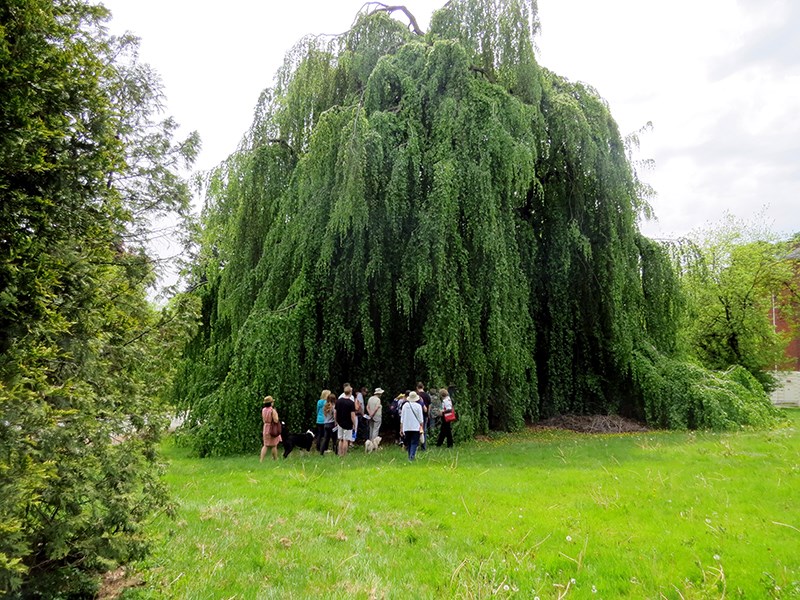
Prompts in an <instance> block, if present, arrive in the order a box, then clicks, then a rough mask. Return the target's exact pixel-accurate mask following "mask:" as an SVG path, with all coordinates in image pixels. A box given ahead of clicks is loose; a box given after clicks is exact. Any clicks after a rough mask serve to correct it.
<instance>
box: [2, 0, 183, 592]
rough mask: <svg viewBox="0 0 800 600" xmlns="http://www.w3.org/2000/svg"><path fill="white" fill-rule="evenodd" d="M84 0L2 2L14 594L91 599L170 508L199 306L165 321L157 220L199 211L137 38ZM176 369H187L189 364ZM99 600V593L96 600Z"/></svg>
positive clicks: (8, 508) (5, 452) (7, 459)
mask: <svg viewBox="0 0 800 600" xmlns="http://www.w3.org/2000/svg"><path fill="white" fill-rule="evenodd" d="M106 18H107V11H106V10H105V9H104V8H102V7H95V6H90V5H87V4H84V3H83V2H78V1H71V0H70V1H66V0H64V1H61V0H57V1H55V2H54V1H52V0H11V1H6V2H3V3H0V128H2V129H0V282H1V283H0V285H2V287H1V288H0V594H3V595H4V597H7V596H8V597H13V596H14V595H15V594H17V595H20V596H24V597H38V596H39V595H42V596H44V597H71V596H74V595H85V594H90V593H91V591H92V589H93V587H94V586H96V583H95V580H94V577H93V574H94V573H96V572H98V571H102V570H104V569H106V568H108V567H109V566H111V565H113V564H114V563H115V562H117V561H126V560H129V559H131V558H135V557H140V556H142V553H143V551H144V549H145V547H146V537H145V535H144V534H143V530H142V528H143V524H144V523H145V521H146V520H147V519H148V518H149V517H151V516H152V514H153V513H154V511H156V510H159V509H161V508H162V507H164V506H165V500H166V498H165V489H164V487H163V484H162V483H161V481H160V476H159V473H160V466H159V464H158V460H157V456H156V450H155V444H156V442H157V440H158V435H159V431H160V430H161V429H162V427H163V416H161V412H160V411H159V407H158V403H159V400H158V397H159V395H160V394H161V393H162V390H163V386H164V383H165V381H168V379H169V376H170V372H171V369H172V363H171V362H170V357H171V353H172V352H173V350H174V349H175V348H176V345H180V344H182V343H184V341H185V339H184V338H185V336H186V334H187V333H188V329H187V328H188V327H189V326H190V322H191V321H190V319H187V315H188V314H189V313H188V312H187V310H186V307H187V306H189V305H191V304H192V303H193V300H191V299H188V301H187V300H186V299H184V300H176V301H175V302H173V303H172V304H171V305H169V306H167V307H166V308H164V309H163V310H156V309H155V308H153V306H152V305H151V304H150V302H149V301H148V299H147V295H146V292H147V287H148V286H149V285H150V284H152V283H153V280H154V263H153V261H152V260H151V259H150V258H149V257H148V255H147V251H146V246H147V239H146V237H145V234H146V230H147V228H148V226H147V222H148V220H149V219H152V218H157V217H158V216H159V215H164V214H167V213H170V212H172V213H175V212H177V213H178V214H184V215H185V214H187V212H188V200H189V194H188V189H187V186H186V183H185V181H183V180H182V179H181V178H180V176H179V175H178V167H179V166H180V163H182V162H185V161H187V160H188V161H191V160H192V157H193V155H194V154H195V152H196V147H197V139H196V137H195V136H192V137H190V138H189V139H188V140H187V141H186V142H184V143H181V144H175V143H173V142H172V134H173V132H174V129H175V126H174V123H172V122H170V121H165V122H158V121H157V120H156V119H155V116H156V114H157V112H158V110H159V97H160V88H159V83H158V80H157V79H156V78H155V76H154V75H153V73H152V72H151V71H150V70H149V69H148V68H147V67H146V66H144V65H141V64H139V63H138V62H137V60H136V40H135V39H132V38H130V37H124V38H111V37H109V36H108V35H107V34H106V32H105V30H104V28H103V21H104V20H105V19H106ZM173 360H174V359H173ZM81 597H84V596H81Z"/></svg>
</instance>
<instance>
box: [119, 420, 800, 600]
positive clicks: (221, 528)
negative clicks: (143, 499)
mask: <svg viewBox="0 0 800 600" xmlns="http://www.w3.org/2000/svg"><path fill="white" fill-rule="evenodd" d="M786 416H787V419H788V422H787V424H786V425H785V426H783V427H780V428H778V429H776V430H773V431H767V432H741V433H734V434H715V433H675V432H651V433H643V434H626V435H602V436H589V435H582V434H576V433H571V432H564V431H553V430H544V431H542V430H539V431H537V430H530V431H526V432H524V433H519V434H512V435H497V436H494V437H491V438H489V439H486V440H476V441H474V442H470V443H468V444H464V445H460V446H456V448H454V449H453V450H446V449H437V448H433V449H429V450H428V451H427V452H421V453H420V454H419V455H418V460H417V461H416V462H415V463H413V464H409V463H408V462H407V460H406V459H405V454H404V453H403V452H402V450H400V449H399V448H397V447H386V448H383V449H382V450H381V451H380V452H379V453H377V454H372V455H365V454H364V453H363V451H361V452H355V453H354V454H351V455H348V456H347V457H346V458H345V459H342V460H340V459H338V458H337V457H335V456H332V455H328V456H325V457H320V456H318V455H316V454H311V455H308V454H304V453H303V452H300V451H297V450H296V451H295V452H294V453H293V454H292V455H290V457H289V458H288V459H287V460H285V461H284V460H280V461H279V462H277V463H274V462H272V461H271V460H269V459H267V460H266V461H265V462H264V463H263V464H259V462H258V457H257V455H253V456H245V457H235V458H227V459H202V460H201V459H195V458H191V457H190V456H189V455H188V453H187V452H186V451H184V450H183V449H180V448H176V447H175V446H174V445H172V444H170V443H169V442H167V443H166V444H165V446H164V453H165V455H166V457H167V458H168V459H169V460H170V461H171V466H170V469H169V472H168V475H167V479H168V482H169V485H170V486H171V488H172V490H173V493H174V497H175V500H176V503H177V517H176V518H175V519H168V518H166V517H159V518H158V519H157V520H156V521H155V522H154V524H153V527H154V528H155V530H156V531H157V534H158V537H159V542H158V543H157V545H156V547H155V548H154V553H153V555H152V557H151V558H150V559H149V560H148V561H147V562H146V563H144V564H141V565H138V567H137V568H138V571H139V574H140V575H141V576H143V577H144V579H145V581H146V583H145V585H143V586H141V587H138V588H135V589H129V590H128V591H126V592H125V594H124V595H123V598H125V599H128V600H130V599H142V598H198V599H201V598H208V599H212V598H213V599H222V598H225V599H229V598H239V599H251V598H253V599H255V598H348V599H353V598H402V599H417V598H506V597H519V598H535V597H539V598H540V599H542V600H544V599H545V598H606V599H610V598H676V599H680V598H685V599H689V598H723V597H724V598H800V410H787V411H786Z"/></svg>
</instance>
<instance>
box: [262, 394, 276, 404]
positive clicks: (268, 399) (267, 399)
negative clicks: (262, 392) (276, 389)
mask: <svg viewBox="0 0 800 600" xmlns="http://www.w3.org/2000/svg"><path fill="white" fill-rule="evenodd" d="M273 402H275V401H274V400H273V399H272V396H264V406H272V403H273Z"/></svg>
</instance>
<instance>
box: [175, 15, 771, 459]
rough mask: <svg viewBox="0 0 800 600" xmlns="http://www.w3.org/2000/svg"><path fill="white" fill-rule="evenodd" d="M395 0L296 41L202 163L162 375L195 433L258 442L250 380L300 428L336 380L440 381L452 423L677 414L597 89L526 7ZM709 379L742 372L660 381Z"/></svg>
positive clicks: (657, 261) (660, 302)
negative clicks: (547, 46) (174, 350)
mask: <svg viewBox="0 0 800 600" xmlns="http://www.w3.org/2000/svg"><path fill="white" fill-rule="evenodd" d="M392 8H393V7H386V6H385V5H381V4H377V3H373V4H369V5H367V6H366V8H365V10H364V11H363V12H362V13H361V14H360V15H359V16H358V18H357V20H356V22H355V23H354V25H353V27H352V28H351V29H350V30H349V31H348V32H346V33H344V34H342V35H339V36H334V37H324V36H316V37H307V38H305V39H303V40H301V41H300V43H298V44H297V46H295V48H293V49H292V50H291V51H290V52H289V53H288V54H287V57H286V60H285V63H284V66H283V67H282V69H281V70H280V71H279V73H278V74H277V77H276V80H275V84H274V86H273V87H271V88H268V89H266V90H265V91H264V93H263V94H262V97H261V99H260V101H259V104H258V106H257V109H256V114H255V118H254V121H253V125H252V127H251V129H250V131H249V132H248V133H247V135H246V136H245V138H244V140H243V143H242V145H241V148H240V150H239V151H238V152H236V153H235V154H233V155H232V156H231V157H229V159H228V160H227V161H225V162H224V163H223V164H222V165H220V166H219V168H217V169H216V170H215V171H214V172H213V173H212V174H211V175H210V177H209V180H208V186H207V196H206V203H205V208H204V213H203V224H204V228H203V232H202V235H201V238H200V240H199V251H198V256H197V260H196V262H195V268H194V273H193V277H194V283H195V285H197V294H198V295H199V296H200V298H201V300H202V305H203V311H202V312H203V321H202V325H201V328H200V331H199V332H198V334H197V336H196V338H195V339H194V340H193V341H192V342H191V344H190V345H189V346H188V347H187V351H186V354H185V360H184V362H183V364H182V366H181V374H180V376H179V378H178V385H177V387H176V389H175V392H174V394H175V398H176V399H177V400H178V401H180V402H182V403H184V405H185V406H186V407H188V408H190V409H191V417H190V421H189V429H190V431H191V432H192V434H193V439H194V441H195V443H196V446H197V448H198V451H199V452H200V453H201V454H207V453H227V452H237V451H243V450H247V449H250V448H252V447H254V446H255V445H257V444H258V427H257V409H258V407H259V405H260V398H261V397H262V396H264V395H265V394H266V393H269V394H271V395H272V396H274V397H275V398H276V400H277V401H278V406H280V407H281V410H282V413H281V414H282V416H283V417H284V418H286V419H287V421H288V422H289V423H290V424H292V425H301V424H303V425H305V423H306V421H307V419H310V417H311V414H312V410H313V406H314V403H315V401H316V398H317V394H318V392H319V390H320V389H322V388H323V387H331V386H333V387H336V386H337V385H338V384H341V382H343V381H351V382H357V383H358V385H361V384H362V383H363V384H364V385H369V386H377V385H380V386H381V387H383V388H385V389H389V390H396V391H401V390H404V389H406V388H409V387H410V386H411V385H412V383H413V382H414V381H417V380H419V379H422V380H425V381H427V382H430V385H431V386H432V387H433V386H441V385H451V386H455V388H456V392H455V400H456V402H457V403H458V405H459V408H460V416H461V419H460V424H459V427H458V433H459V435H462V436H470V435H473V434H475V433H478V432H485V431H486V430H487V429H489V428H498V429H506V430H512V429H516V428H519V427H521V426H522V425H523V424H524V422H525V420H526V419H528V420H531V419H536V418H538V417H541V416H548V415H552V414H559V413H567V412H572V413H609V412H620V413H623V414H628V415H633V416H638V417H641V418H647V419H648V420H650V421H651V422H652V423H654V424H673V425H675V426H678V425H680V423H683V425H684V426H686V425H687V424H694V420H693V418H688V417H687V416H686V415H687V414H689V413H692V414H693V411H695V410H702V409H701V408H698V407H697V405H696V402H695V401H694V400H693V401H692V402H686V403H684V404H683V405H682V406H683V408H680V409H676V410H679V412H681V414H682V415H683V417H681V419H671V417H670V416H669V413H670V411H671V410H672V409H668V408H665V406H672V397H669V398H664V397H663V396H662V394H663V393H667V394H672V396H675V393H676V392H675V391H674V390H670V389H668V386H666V385H664V382H665V381H666V380H665V379H664V377H665V373H664V370H663V369H664V365H665V364H667V363H669V364H672V362H670V361H673V360H674V361H677V362H676V363H675V364H680V365H684V363H683V362H680V361H679V360H678V359H677V358H676V352H677V348H676V332H677V324H678V322H679V319H677V318H676V316H677V315H678V313H679V311H680V310H681V306H682V301H681V295H680V292H679V287H678V280H677V277H676V275H675V272H674V270H673V269H672V266H671V263H670V259H669V255H668V253H667V252H666V251H665V250H664V249H663V248H662V247H661V246H660V245H658V244H656V243H654V242H652V241H650V240H647V239H646V238H644V237H643V236H642V235H641V234H640V233H639V230H638V226H637V220H638V218H639V215H640V214H641V213H642V211H646V210H648V208H649V207H648V206H647V203H646V199H645V198H644V197H643V195H644V193H645V192H646V191H647V190H646V188H645V186H643V185H642V183H641V182H640V181H639V180H638V178H637V177H636V175H635V172H634V171H633V170H632V168H631V164H630V163H629V161H628V158H627V156H626V145H625V143H624V141H623V140H622V138H621V136H620V134H619V131H618V128H617V125H616V123H615V122H614V119H613V118H612V116H611V114H610V111H609V108H608V106H607V104H606V103H605V102H604V101H603V100H602V98H601V97H600V96H599V95H598V93H597V92H596V91H595V90H594V89H592V88H591V87H589V86H588V85H585V84H582V83H574V82H570V81H567V80H566V79H564V78H563V77H560V76H558V75H557V74H555V73H553V72H551V71H549V70H547V69H546V68H543V67H541V66H540V65H539V64H538V63H537V61H536V58H535V54H534V48H533V35H534V33H535V32H536V30H537V29H538V15H537V6H536V2H535V1H532V0H527V1H526V0H452V1H450V2H448V3H446V4H445V6H444V8H442V9H441V10H439V11H438V12H436V13H435V14H434V15H433V17H432V19H431V24H430V28H429V31H428V32H427V33H422V32H421V31H419V29H418V27H417V26H416V22H412V23H411V24H410V25H409V26H406V25H404V23H403V22H401V20H399V19H396V18H394V15H393V14H390V13H391V12H392V10H391V9H392ZM665 361H666V362H665ZM737 377H738V376H737ZM692 378H694V379H692ZM709 378H714V381H718V382H721V383H719V387H720V388H725V390H726V391H725V394H729V395H730V394H732V393H733V392H732V390H734V391H735V392H737V393H738V392H739V391H742V390H743V389H744V388H743V387H742V384H743V383H744V384H745V387H746V386H747V385H749V381H747V377H745V376H742V377H738V378H734V379H735V380H734V379H732V378H731V377H730V376H728V375H713V374H710V373H708V372H706V371H705V370H703V369H699V370H697V371H696V372H695V371H692V372H691V376H690V375H688V374H687V375H684V377H683V379H682V380H681V381H683V382H684V383H686V386H687V387H688V386H690V385H693V383H692V382H698V386H700V387H697V390H698V391H697V394H698V398H700V402H702V399H703V398H705V396H704V395H703V394H704V392H703V391H702V390H701V387H702V385H705V383H706V382H707V381H708V380H709ZM690 379H691V381H690ZM726 386H727V387H726ZM727 397H728V396H726V398H727ZM749 398H750V400H752V401H753V403H754V404H755V405H757V406H758V408H756V409H754V412H753V415H756V416H754V417H753V420H758V418H760V417H764V415H766V414H768V413H769V408H768V407H767V406H766V404H765V403H766V399H765V398H764V397H763V393H762V394H761V396H758V395H757V394H755V393H753V394H751V395H750V397H749ZM681 401H682V400H681ZM764 418H766V417H764ZM735 421H736V422H737V423H740V422H746V420H742V419H735ZM728 424H729V423H726V425H728ZM719 425H720V426H723V425H722V422H721V421H720V422H719Z"/></svg>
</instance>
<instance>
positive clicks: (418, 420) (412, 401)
mask: <svg viewBox="0 0 800 600" xmlns="http://www.w3.org/2000/svg"><path fill="white" fill-rule="evenodd" d="M419 400H420V398H419V396H418V395H417V392H411V393H409V394H408V398H407V399H406V402H405V403H403V408H402V410H401V411H400V430H401V431H402V432H403V439H404V440H405V445H406V448H407V449H408V460H409V461H413V460H414V459H416V457H417V447H418V446H419V436H420V433H422V428H423V424H424V422H425V421H424V417H423V415H422V406H421V405H420V402H419Z"/></svg>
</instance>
